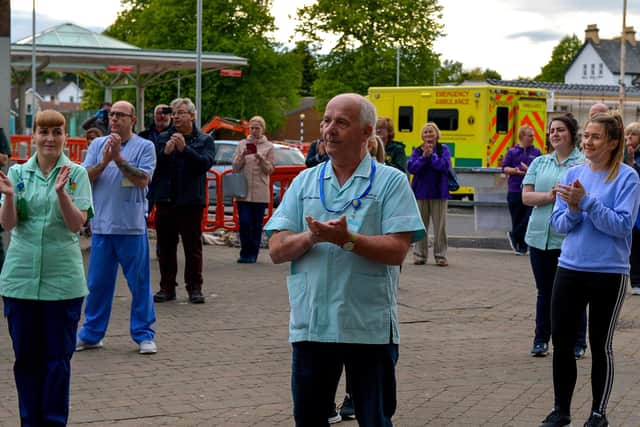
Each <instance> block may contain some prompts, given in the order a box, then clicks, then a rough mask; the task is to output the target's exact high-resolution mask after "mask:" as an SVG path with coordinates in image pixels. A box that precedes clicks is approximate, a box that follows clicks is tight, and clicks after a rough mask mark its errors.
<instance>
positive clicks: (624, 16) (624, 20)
mask: <svg viewBox="0 0 640 427" xmlns="http://www.w3.org/2000/svg"><path fill="white" fill-rule="evenodd" d="M626 27H627V0H623V2H622V35H621V37H620V94H619V99H618V104H619V105H620V106H619V109H620V114H621V115H622V118H623V119H624V62H625V59H626V52H625V48H626V44H627V43H626V42H625V40H624V37H625V30H626Z"/></svg>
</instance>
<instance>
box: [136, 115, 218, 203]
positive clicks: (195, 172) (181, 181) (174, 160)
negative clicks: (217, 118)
mask: <svg viewBox="0 0 640 427" xmlns="http://www.w3.org/2000/svg"><path fill="white" fill-rule="evenodd" d="M175 132H176V129H175V128H174V127H171V128H169V130H167V131H166V132H162V133H161V134H160V136H159V137H158V142H157V143H155V146H156V157H157V163H156V170H155V171H154V173H153V179H152V180H151V185H150V187H149V196H148V198H149V200H150V201H151V202H153V203H168V204H171V205H173V206H202V207H204V206H205V204H206V194H205V191H206V188H207V171H208V170H209V168H211V166H212V165H213V161H214V158H215V153H216V149H215V145H214V143H213V138H211V136H210V135H207V134H204V133H202V132H200V131H199V130H198V129H197V128H196V127H195V126H194V128H193V131H192V132H191V135H185V138H184V139H185V142H186V147H185V149H184V151H183V152H182V153H180V152H178V150H173V152H172V153H171V154H169V155H166V154H165V153H164V147H165V145H166V144H167V141H169V138H170V137H171V135H173V134H174V133H175Z"/></svg>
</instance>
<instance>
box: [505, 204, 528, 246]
mask: <svg viewBox="0 0 640 427" xmlns="http://www.w3.org/2000/svg"><path fill="white" fill-rule="evenodd" d="M507 204H508V205H509V213H510V214H511V237H513V240H514V241H515V242H516V244H517V245H518V246H519V247H526V243H525V241H524V235H525V234H526V232H527V224H528V223H529V216H531V206H527V205H525V204H524V203H522V193H521V192H509V193H508V194H507Z"/></svg>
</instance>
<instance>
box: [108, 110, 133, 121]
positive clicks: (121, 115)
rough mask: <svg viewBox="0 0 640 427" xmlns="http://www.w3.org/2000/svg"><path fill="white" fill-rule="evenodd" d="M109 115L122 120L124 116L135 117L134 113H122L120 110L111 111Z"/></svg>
mask: <svg viewBox="0 0 640 427" xmlns="http://www.w3.org/2000/svg"><path fill="white" fill-rule="evenodd" d="M109 117H111V118H113V117H115V118H116V119H118V120H120V119H121V118H123V117H133V114H127V113H122V112H120V111H109Z"/></svg>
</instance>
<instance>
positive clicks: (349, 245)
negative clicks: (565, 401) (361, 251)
mask: <svg viewBox="0 0 640 427" xmlns="http://www.w3.org/2000/svg"><path fill="white" fill-rule="evenodd" d="M355 246H356V235H355V234H353V233H349V240H347V241H346V242H344V243H343V244H342V249H344V250H345V251H349V252H351V251H353V248H355Z"/></svg>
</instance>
